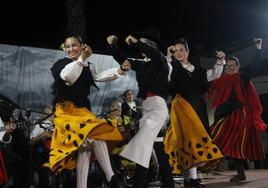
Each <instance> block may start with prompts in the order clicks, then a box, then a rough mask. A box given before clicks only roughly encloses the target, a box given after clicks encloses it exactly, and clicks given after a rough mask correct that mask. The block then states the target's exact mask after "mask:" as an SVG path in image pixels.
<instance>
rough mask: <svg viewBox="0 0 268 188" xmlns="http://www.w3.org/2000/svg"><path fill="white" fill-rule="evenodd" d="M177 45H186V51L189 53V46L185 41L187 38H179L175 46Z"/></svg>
mask: <svg viewBox="0 0 268 188" xmlns="http://www.w3.org/2000/svg"><path fill="white" fill-rule="evenodd" d="M176 44H182V45H184V47H185V49H186V50H187V51H189V45H188V42H187V39H185V38H179V39H177V40H175V41H174V45H176Z"/></svg>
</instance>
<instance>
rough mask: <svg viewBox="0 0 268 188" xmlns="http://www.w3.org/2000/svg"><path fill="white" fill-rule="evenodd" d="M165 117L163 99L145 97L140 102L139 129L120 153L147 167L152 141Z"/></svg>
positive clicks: (166, 111) (165, 110)
mask: <svg viewBox="0 0 268 188" xmlns="http://www.w3.org/2000/svg"><path fill="white" fill-rule="evenodd" d="M167 118H168V109H167V105H166V102H165V100H164V99H163V98H162V97H159V96H152V97H147V98H146V99H145V100H144V101H143V103H142V118H141V119H140V121H139V124H140V127H139V131H138V132H137V133H136V135H135V136H134V137H133V138H132V139H131V141H130V142H129V143H128V145H127V146H126V147H125V148H124V150H123V151H122V152H121V153H120V155H121V156H122V157H124V158H126V159H129V160H131V161H133V162H135V163H137V164H139V165H141V166H143V167H145V168H148V167H149V163H150V158H151V155H152V150H153V145H154V141H155V139H156V137H157V135H158V133H159V131H160V130H161V128H162V127H163V126H164V125H165V121H166V119H167Z"/></svg>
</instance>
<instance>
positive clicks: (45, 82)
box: [0, 44, 137, 115]
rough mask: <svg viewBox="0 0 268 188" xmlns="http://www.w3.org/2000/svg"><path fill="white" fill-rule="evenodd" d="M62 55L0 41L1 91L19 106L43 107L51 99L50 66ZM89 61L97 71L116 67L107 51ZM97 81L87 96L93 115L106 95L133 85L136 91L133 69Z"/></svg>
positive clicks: (53, 51)
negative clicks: (88, 96)
mask: <svg viewBox="0 0 268 188" xmlns="http://www.w3.org/2000/svg"><path fill="white" fill-rule="evenodd" d="M65 56H66V54H65V53H64V52H63V51H61V50H51V49H42V48H33V47H24V46H13V45H3V44H2V45H1V44H0V64H1V66H0V93H1V94H3V95H4V96H6V97H8V98H10V99H11V100H13V101H14V102H16V103H17V104H19V106H20V107H21V108H29V109H30V110H33V111H43V109H44V108H45V107H46V106H48V105H49V104H51V101H52V95H51V85H52V83H53V77H52V75H51V72H50V68H51V67H52V65H53V63H55V62H56V61H57V60H58V59H60V58H63V57H65ZM90 61H91V63H94V64H95V65H96V68H97V70H98V71H102V70H106V69H108V68H112V67H119V65H118V63H117V62H116V61H115V60H114V59H113V58H112V57H111V56H108V55H101V54H93V55H92V56H91V59H90ZM97 85H98V86H99V88H100V90H99V91H97V90H96V89H92V95H91V96H90V100H91V104H92V110H93V112H94V113H95V114H96V115H97V114H100V113H101V112H102V105H103V102H104V101H105V100H106V99H107V98H110V97H120V96H121V94H122V93H123V92H124V91H125V90H126V89H133V90H134V91H135V93H137V82H136V81H135V72H133V71H129V73H128V74H127V75H126V76H124V77H122V78H119V79H117V80H115V81H111V82H106V83H97Z"/></svg>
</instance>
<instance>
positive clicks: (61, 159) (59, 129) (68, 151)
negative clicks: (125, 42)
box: [47, 102, 123, 172]
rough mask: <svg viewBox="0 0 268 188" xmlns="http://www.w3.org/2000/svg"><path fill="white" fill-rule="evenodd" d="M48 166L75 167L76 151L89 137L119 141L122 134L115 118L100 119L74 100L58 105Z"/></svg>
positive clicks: (59, 167) (56, 167)
mask: <svg viewBox="0 0 268 188" xmlns="http://www.w3.org/2000/svg"><path fill="white" fill-rule="evenodd" d="M54 115H55V118H54V124H55V129H54V131H53V136H52V141H51V150H50V154H49V164H47V165H48V166H49V168H50V169H51V170H52V171H55V172H60V171H61V170H63V169H74V168H75V167H76V151H77V150H78V149H79V147H80V146H81V144H82V143H83V142H84V141H85V140H86V138H91V139H96V140H104V141H120V140H122V139H123V138H122V136H121V133H120V131H119V130H118V128H117V126H116V124H117V122H116V121H110V122H107V120H105V119H98V118H96V116H95V115H94V114H92V112H90V111H89V110H88V109H87V108H78V107H76V106H75V105H74V104H73V103H72V102H65V103H63V104H57V105H56V111H55V114H54Z"/></svg>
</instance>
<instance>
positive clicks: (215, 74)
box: [207, 51, 225, 82]
mask: <svg viewBox="0 0 268 188" xmlns="http://www.w3.org/2000/svg"><path fill="white" fill-rule="evenodd" d="M216 58H217V62H216V63H215V65H214V67H213V69H208V70H207V80H208V81H209V82H210V81H212V80H215V79H217V78H219V77H220V76H221V74H222V72H223V66H224V65H225V53H224V52H222V51H218V52H217V54H216Z"/></svg>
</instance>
